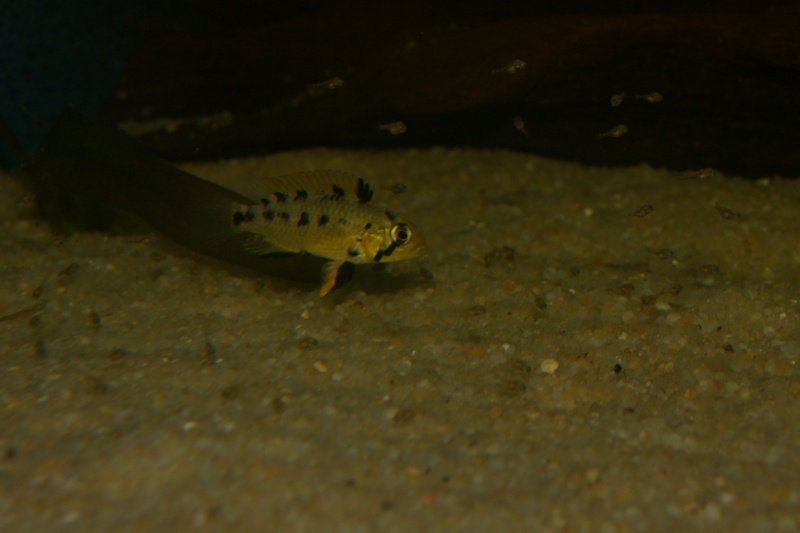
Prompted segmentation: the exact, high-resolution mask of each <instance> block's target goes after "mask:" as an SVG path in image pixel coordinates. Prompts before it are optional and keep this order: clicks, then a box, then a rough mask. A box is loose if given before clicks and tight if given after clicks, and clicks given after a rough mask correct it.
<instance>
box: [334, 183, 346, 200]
mask: <svg viewBox="0 0 800 533" xmlns="http://www.w3.org/2000/svg"><path fill="white" fill-rule="evenodd" d="M342 197H344V189H342V188H341V187H339V186H338V185H336V184H334V185H333V196H332V198H333V199H334V200H340V199H341V198H342Z"/></svg>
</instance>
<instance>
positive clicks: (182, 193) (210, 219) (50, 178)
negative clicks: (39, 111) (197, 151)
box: [29, 109, 252, 253]
mask: <svg viewBox="0 0 800 533" xmlns="http://www.w3.org/2000/svg"><path fill="white" fill-rule="evenodd" d="M29 173H30V174H31V176H32V178H33V181H34V187H35V189H36V195H37V202H38V204H39V208H40V210H41V212H42V214H43V215H44V216H45V217H46V218H49V219H50V220H51V223H52V224H53V225H54V226H55V227H56V229H58V230H61V231H67V232H69V231H74V230H85V229H107V227H108V226H109V225H110V224H111V223H112V222H113V218H114V215H115V213H116V211H117V210H118V209H122V210H125V211H129V212H132V213H133V214H135V215H138V216H140V217H141V218H143V219H144V220H146V221H147V222H148V223H149V224H150V225H152V226H153V227H154V228H155V229H157V230H159V231H160V232H162V233H163V234H165V235H166V236H167V237H169V238H171V239H172V240H174V241H177V242H179V243H181V244H184V245H185V246H187V247H189V248H193V249H195V250H197V251H200V252H204V253H209V250H208V249H207V248H208V247H209V246H213V245H214V244H215V243H218V242H220V241H221V240H225V239H229V238H232V235H233V231H232V229H231V224H230V217H231V213H232V210H233V206H234V205H236V204H237V203H238V204H240V205H241V204H245V205H247V204H251V203H252V201H251V200H249V199H247V198H245V197H244V196H241V195H239V194H237V193H235V192H233V191H230V190H229V189H226V188H224V187H222V186H220V185H217V184H214V183H211V182H209V181H206V180H204V179H202V178H199V177H198V176H194V175H192V174H189V173H188V172H185V171H183V170H180V169H178V168H176V167H174V166H172V165H170V164H169V163H167V162H165V161H163V160H161V159H159V158H158V157H156V156H154V155H152V154H150V153H148V152H147V151H146V150H144V149H143V148H141V147H140V146H139V145H138V144H137V143H136V142H134V141H133V140H132V139H131V138H130V137H128V136H126V135H124V134H123V133H122V132H120V131H118V130H117V129H115V128H112V127H108V126H106V125H104V124H101V123H100V122H98V121H96V120H93V119H89V118H86V117H84V116H82V115H80V114H78V113H77V112H75V111H73V110H71V109H67V110H66V111H65V112H64V113H63V114H62V116H61V117H60V118H59V120H58V121H57V122H56V124H55V125H54V126H53V128H52V130H51V131H50V132H49V133H48V134H47V136H46V137H45V140H44V143H43V146H42V149H41V151H40V153H39V154H37V156H36V157H35V158H34V159H33V161H32V163H31V165H30V172H29Z"/></svg>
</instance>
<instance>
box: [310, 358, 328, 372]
mask: <svg viewBox="0 0 800 533" xmlns="http://www.w3.org/2000/svg"><path fill="white" fill-rule="evenodd" d="M312 366H313V367H314V370H316V371H317V372H319V373H320V374H324V373H326V372H327V371H328V365H327V364H325V361H314V364H313V365H312Z"/></svg>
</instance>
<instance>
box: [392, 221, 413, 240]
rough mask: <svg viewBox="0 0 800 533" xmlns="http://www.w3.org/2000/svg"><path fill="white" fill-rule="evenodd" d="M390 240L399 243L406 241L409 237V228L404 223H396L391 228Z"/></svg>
mask: <svg viewBox="0 0 800 533" xmlns="http://www.w3.org/2000/svg"><path fill="white" fill-rule="evenodd" d="M391 236H392V242H393V243H395V244H397V245H400V244H404V243H406V242H408V239H410V238H411V230H410V229H408V226H406V225H405V224H398V225H396V226H395V227H393V228H392V233H391Z"/></svg>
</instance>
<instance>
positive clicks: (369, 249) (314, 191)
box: [231, 171, 425, 296]
mask: <svg viewBox="0 0 800 533" xmlns="http://www.w3.org/2000/svg"><path fill="white" fill-rule="evenodd" d="M247 188H248V189H249V190H253V189H257V190H258V191H260V192H261V195H262V196H261V197H260V200H259V201H258V203H253V202H251V203H247V204H239V205H237V206H235V207H234V208H233V212H232V214H231V223H232V224H233V227H234V228H235V230H238V231H239V232H240V233H241V235H242V242H243V247H244V249H245V250H247V251H248V252H250V253H253V254H255V255H258V256H267V257H269V256H273V255H277V256H280V255H282V254H286V253H296V254H310V255H315V256H318V257H323V258H326V259H330V260H331V261H330V262H328V263H327V264H326V265H325V267H324V273H325V277H324V281H323V285H322V288H321V289H320V293H321V294H322V295H323V296H324V295H326V294H328V293H329V292H330V291H332V290H333V289H334V288H336V287H338V286H339V285H341V283H343V282H345V281H348V280H349V279H350V278H351V277H352V275H353V265H354V264H357V263H374V262H389V261H402V260H404V259H412V258H414V257H419V256H420V255H423V254H424V253H425V240H424V239H423V237H422V234H421V233H420V231H419V230H418V229H417V227H416V226H414V225H413V224H412V223H411V222H409V221H407V220H405V219H403V218H401V217H399V216H398V215H396V214H394V213H393V212H392V211H389V210H388V209H385V208H383V207H379V206H376V205H373V204H371V203H370V200H372V193H373V191H372V189H371V188H370V186H369V185H367V184H366V183H365V182H364V180H363V179H361V178H355V177H352V176H349V175H347V174H344V173H339V172H330V171H315V172H307V173H302V174H296V175H290V176H283V177H280V178H275V179H264V180H258V181H256V182H252V183H251V184H249V185H248V186H247Z"/></svg>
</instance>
